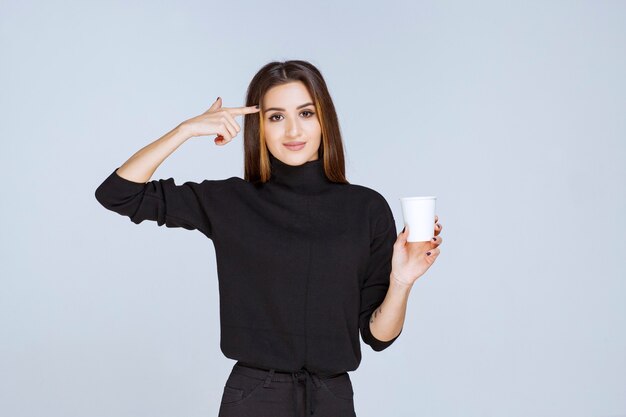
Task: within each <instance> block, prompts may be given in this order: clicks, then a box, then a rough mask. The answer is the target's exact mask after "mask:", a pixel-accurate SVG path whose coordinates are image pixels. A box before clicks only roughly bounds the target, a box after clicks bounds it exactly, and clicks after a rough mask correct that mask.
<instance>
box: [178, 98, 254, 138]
mask: <svg viewBox="0 0 626 417" xmlns="http://www.w3.org/2000/svg"><path fill="white" fill-rule="evenodd" d="M259 111H260V110H259V108H258V107H257V106H250V107H222V99H221V97H218V98H217V100H215V102H214V103H213V104H212V105H211V107H210V108H209V110H207V111H205V112H204V113H202V114H201V115H199V116H196V117H192V118H191V119H189V120H185V121H184V122H183V123H181V126H182V127H183V128H184V129H185V130H186V131H187V132H188V134H189V135H190V137H194V136H206V135H217V137H216V138H215V139H214V141H215V144H216V145H220V146H223V145H226V144H227V143H228V142H230V141H231V140H233V138H234V137H235V136H237V133H239V132H240V131H241V127H239V124H237V122H236V121H235V116H241V115H244V114H251V113H257V112H259Z"/></svg>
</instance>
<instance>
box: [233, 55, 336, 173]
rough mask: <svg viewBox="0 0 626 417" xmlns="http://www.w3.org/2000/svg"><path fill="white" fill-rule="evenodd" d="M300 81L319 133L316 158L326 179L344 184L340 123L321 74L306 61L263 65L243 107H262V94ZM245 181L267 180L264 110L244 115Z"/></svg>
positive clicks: (268, 169) (251, 83) (255, 77)
mask: <svg viewBox="0 0 626 417" xmlns="http://www.w3.org/2000/svg"><path fill="white" fill-rule="evenodd" d="M293 81H302V83H304V85H305V86H306V88H307V90H308V91H309V94H310V95H311V97H312V98H313V103H314V104H315V109H316V111H317V114H318V120H319V122H320V126H321V130H322V140H321V143H320V148H319V150H318V158H320V159H322V160H323V166H324V173H325V175H326V178H328V179H329V180H330V181H332V182H339V183H346V184H348V180H346V173H345V161H344V152H343V142H342V140H341V133H340V131H339V121H338V119H337V113H336V112H335V106H334V104H333V101H332V99H331V98H330V94H329V92H328V88H327V87H326V82H325V81H324V78H323V77H322V74H321V73H320V71H319V70H318V69H317V68H316V67H315V66H314V65H313V64H311V63H309V62H307V61H300V60H291V61H285V62H278V61H273V62H270V63H268V64H266V65H264V66H263V67H262V68H261V69H260V70H259V71H258V72H257V73H256V74H255V76H254V77H253V78H252V81H250V85H249V86H248V91H247V94H246V106H254V105H256V104H258V105H259V106H261V104H262V101H263V97H264V96H265V93H266V92H267V91H268V90H269V89H270V88H272V87H275V86H277V85H281V84H286V83H289V82H293ZM243 145H244V166H245V172H244V179H245V180H247V181H250V182H266V181H268V180H269V178H270V160H269V150H268V148H267V145H266V144H265V137H264V134H263V107H262V106H261V111H259V112H258V113H252V114H246V115H244V137H243Z"/></svg>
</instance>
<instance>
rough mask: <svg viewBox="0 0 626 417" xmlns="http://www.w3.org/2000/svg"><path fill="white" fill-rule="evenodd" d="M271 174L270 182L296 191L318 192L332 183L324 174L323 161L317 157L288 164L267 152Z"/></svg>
mask: <svg viewBox="0 0 626 417" xmlns="http://www.w3.org/2000/svg"><path fill="white" fill-rule="evenodd" d="M269 159H270V165H271V171H272V176H271V178H270V182H272V183H275V184H279V185H281V186H284V187H287V188H289V189H291V190H293V191H296V192H304V193H308V192H313V193H314V192H318V191H321V190H323V189H324V188H326V187H328V185H329V184H332V182H331V181H329V180H328V179H327V178H326V174H324V161H323V160H322V159H321V158H318V159H316V160H313V161H307V162H305V163H304V164H302V165H295V166H292V165H288V164H286V163H284V162H282V161H281V160H280V159H278V158H276V157H275V156H274V155H272V154H271V153H269Z"/></svg>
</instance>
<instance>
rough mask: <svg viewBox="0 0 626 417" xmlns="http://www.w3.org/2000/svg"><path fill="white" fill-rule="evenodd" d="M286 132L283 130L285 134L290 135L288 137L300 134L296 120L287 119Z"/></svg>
mask: <svg viewBox="0 0 626 417" xmlns="http://www.w3.org/2000/svg"><path fill="white" fill-rule="evenodd" d="M285 128H286V132H285V136H287V137H290V138H297V137H298V136H300V131H301V130H300V125H299V124H298V121H297V120H289V121H287V124H286V127H285Z"/></svg>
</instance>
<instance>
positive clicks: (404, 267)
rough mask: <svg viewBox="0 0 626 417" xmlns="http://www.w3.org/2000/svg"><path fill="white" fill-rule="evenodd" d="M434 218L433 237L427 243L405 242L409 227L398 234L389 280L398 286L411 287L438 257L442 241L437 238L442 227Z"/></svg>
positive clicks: (436, 218) (439, 237) (436, 217)
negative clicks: (398, 284) (392, 280)
mask: <svg viewBox="0 0 626 417" xmlns="http://www.w3.org/2000/svg"><path fill="white" fill-rule="evenodd" d="M438 220H439V217H438V216H435V233H434V234H435V237H434V238H433V239H432V240H430V241H428V242H407V241H406V239H407V238H408V237H409V227H408V226H406V227H405V230H404V231H403V232H400V234H399V235H398V239H397V240H396V243H394V245H393V258H392V259H391V279H394V280H396V281H397V282H399V283H400V284H404V285H408V286H411V285H413V283H414V282H415V281H417V279H418V278H419V277H421V276H422V275H424V273H425V272H426V271H427V270H428V268H430V266H431V265H432V264H433V263H434V262H435V260H436V259H437V256H439V253H440V249H439V245H441V242H442V239H441V236H439V233H441V230H442V228H443V227H442V226H441V224H439V223H437V221H438Z"/></svg>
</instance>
